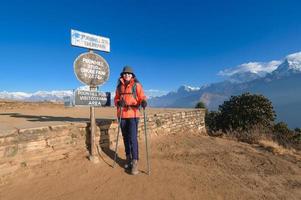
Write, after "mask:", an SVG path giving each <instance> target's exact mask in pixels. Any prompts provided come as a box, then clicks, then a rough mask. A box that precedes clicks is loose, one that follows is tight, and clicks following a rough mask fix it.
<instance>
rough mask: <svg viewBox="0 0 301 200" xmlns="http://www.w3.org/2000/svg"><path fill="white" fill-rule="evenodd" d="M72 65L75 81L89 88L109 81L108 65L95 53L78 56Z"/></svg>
mask: <svg viewBox="0 0 301 200" xmlns="http://www.w3.org/2000/svg"><path fill="white" fill-rule="evenodd" d="M73 65H74V73H75V75H76V77H77V79H78V80H79V81H81V82H82V83H84V84H87V85H89V86H93V87H96V86H98V85H102V84H104V83H105V82H106V81H107V80H108V79H109V75H110V69H109V65H108V63H107V61H106V60H105V59H104V58H103V57H101V56H100V55H98V54H96V53H93V52H87V53H83V54H81V55H79V56H78V57H77V58H76V59H75V61H74V64H73Z"/></svg>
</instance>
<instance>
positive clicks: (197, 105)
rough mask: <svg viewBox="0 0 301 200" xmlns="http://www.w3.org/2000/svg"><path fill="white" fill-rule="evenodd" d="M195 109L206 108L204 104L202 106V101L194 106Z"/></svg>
mask: <svg viewBox="0 0 301 200" xmlns="http://www.w3.org/2000/svg"><path fill="white" fill-rule="evenodd" d="M195 108H204V109H206V106H205V104H204V103H203V102H202V101H199V102H198V103H197V104H196V105H195Z"/></svg>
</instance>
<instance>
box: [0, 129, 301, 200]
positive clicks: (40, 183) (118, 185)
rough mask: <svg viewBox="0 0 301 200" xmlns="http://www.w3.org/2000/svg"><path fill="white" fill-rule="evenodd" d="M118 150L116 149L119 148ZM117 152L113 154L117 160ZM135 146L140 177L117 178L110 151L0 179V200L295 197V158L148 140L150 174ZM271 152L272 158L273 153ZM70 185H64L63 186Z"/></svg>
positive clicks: (229, 145) (173, 139)
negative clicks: (97, 160) (98, 157)
mask: <svg viewBox="0 0 301 200" xmlns="http://www.w3.org/2000/svg"><path fill="white" fill-rule="evenodd" d="M120 146H122V145H120ZM122 152H123V149H121V147H120V149H119V155H123V154H122ZM144 152H145V150H144V143H143V141H141V143H140V153H141V160H140V166H139V168H140V174H139V175H138V176H132V175H129V174H127V173H126V172H124V170H123V168H122V165H123V164H124V160H123V159H124V157H123V156H121V158H120V159H119V160H118V164H119V165H117V166H116V167H115V168H112V167H111V164H112V156H113V154H112V153H113V152H112V151H111V150H109V151H106V153H101V155H102V158H103V159H102V160H101V163H100V164H97V165H95V164H92V163H91V162H89V161H88V160H87V159H86V154H85V152H82V153H81V154H79V155H77V156H76V157H75V158H67V159H64V160H60V161H56V162H51V163H44V164H43V165H40V166H36V167H34V168H24V169H21V170H19V171H17V173H15V174H14V175H13V176H11V177H6V178H3V179H1V185H0V199H5V200H13V199H24V200H26V199H28V200H40V199H45V200H48V199H49V200H50V199H60V200H68V199H70V200H71V199H72V200H76V199H86V200H88V199H91V200H92V199H129V197H130V199H152V200H153V199H290V200H293V199H296V200H297V199H300V197H301V170H300V168H301V155H300V152H299V153H294V152H291V151H285V150H283V149H281V148H279V147H277V148H276V149H275V148H274V149H273V148H272V147H271V146H270V147H267V146H251V145H248V144H245V143H239V142H235V141H231V140H227V139H222V138H213V137H208V136H200V135H183V134H178V135H170V136H164V137H154V138H153V139H152V142H151V175H150V176H148V175H146V174H145V172H146V169H147V168H146V162H145V154H144ZM273 152H274V153H273ZM70 183H72V184H70Z"/></svg>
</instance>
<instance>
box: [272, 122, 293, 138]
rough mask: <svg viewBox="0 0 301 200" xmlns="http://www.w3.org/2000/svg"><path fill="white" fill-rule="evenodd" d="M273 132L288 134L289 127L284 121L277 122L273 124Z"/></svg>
mask: <svg viewBox="0 0 301 200" xmlns="http://www.w3.org/2000/svg"><path fill="white" fill-rule="evenodd" d="M273 132H274V134H279V135H288V134H289V133H290V129H289V128H288V126H287V124H286V123H285V122H279V123H277V124H275V125H274V127H273Z"/></svg>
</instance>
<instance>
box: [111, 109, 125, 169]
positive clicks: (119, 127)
mask: <svg viewBox="0 0 301 200" xmlns="http://www.w3.org/2000/svg"><path fill="white" fill-rule="evenodd" d="M122 108H123V107H122V106H119V110H120V115H119V117H118V130H117V139H116V146H115V156H114V163H113V168H114V167H115V164H116V159H117V147H118V140H119V132H120V129H121V115H122Z"/></svg>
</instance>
